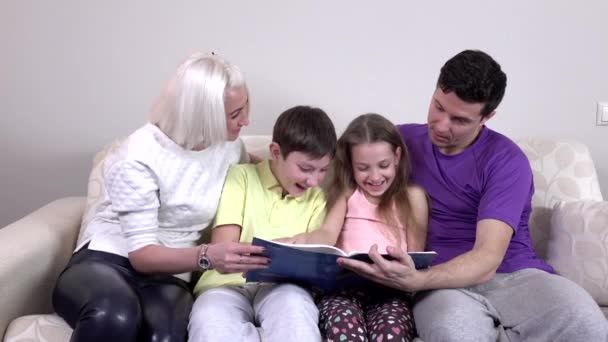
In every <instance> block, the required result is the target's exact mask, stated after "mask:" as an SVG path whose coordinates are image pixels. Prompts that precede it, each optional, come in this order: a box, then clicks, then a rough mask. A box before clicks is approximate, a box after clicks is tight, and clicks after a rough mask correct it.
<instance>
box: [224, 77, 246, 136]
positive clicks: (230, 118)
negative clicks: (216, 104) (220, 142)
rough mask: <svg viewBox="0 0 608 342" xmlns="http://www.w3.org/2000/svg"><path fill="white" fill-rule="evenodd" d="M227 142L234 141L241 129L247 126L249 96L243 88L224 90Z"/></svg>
mask: <svg viewBox="0 0 608 342" xmlns="http://www.w3.org/2000/svg"><path fill="white" fill-rule="evenodd" d="M224 108H225V109H226V129H227V131H228V140H230V141H234V140H236V139H237V138H238V137H239V134H240V133H241V127H243V126H247V125H249V94H248V93H247V88H246V87H245V86H237V87H230V88H226V90H225V93H224Z"/></svg>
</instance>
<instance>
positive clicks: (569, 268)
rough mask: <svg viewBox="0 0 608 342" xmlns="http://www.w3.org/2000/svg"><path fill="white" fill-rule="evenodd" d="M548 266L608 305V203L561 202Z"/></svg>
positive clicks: (553, 221)
mask: <svg viewBox="0 0 608 342" xmlns="http://www.w3.org/2000/svg"><path fill="white" fill-rule="evenodd" d="M547 262H548V263H549V264H551V266H553V267H554V268H555V271H556V272H557V273H558V274H560V275H562V276H564V277H566V278H568V279H570V280H572V281H574V282H575V283H577V284H579V285H580V286H581V287H583V288H584V289H585V290H587V292H589V294H591V296H592V297H593V299H595V300H596V301H597V302H598V304H600V305H608V202H606V201H576V202H559V203H557V204H556V205H555V207H554V209H553V215H552V217H551V233H550V236H549V241H548V244H547Z"/></svg>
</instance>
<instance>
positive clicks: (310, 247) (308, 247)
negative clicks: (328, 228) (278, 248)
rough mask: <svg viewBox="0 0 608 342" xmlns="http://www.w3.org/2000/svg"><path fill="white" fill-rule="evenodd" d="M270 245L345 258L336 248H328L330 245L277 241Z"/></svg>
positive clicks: (342, 252)
mask: <svg viewBox="0 0 608 342" xmlns="http://www.w3.org/2000/svg"><path fill="white" fill-rule="evenodd" d="M272 243H276V244H277V245H282V246H287V247H291V248H294V249H298V250H301V251H309V252H317V253H325V254H333V255H340V256H346V253H345V252H344V251H343V250H341V249H340V248H338V247H334V246H330V245H320V244H294V243H285V242H279V241H272Z"/></svg>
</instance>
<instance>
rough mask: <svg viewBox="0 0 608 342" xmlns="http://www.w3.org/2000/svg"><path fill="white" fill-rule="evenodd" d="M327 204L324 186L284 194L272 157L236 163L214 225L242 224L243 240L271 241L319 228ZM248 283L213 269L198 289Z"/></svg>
mask: <svg viewBox="0 0 608 342" xmlns="http://www.w3.org/2000/svg"><path fill="white" fill-rule="evenodd" d="M325 204H326V200H325V195H324V193H323V191H321V189H320V188H310V189H308V190H306V191H305V192H304V193H303V194H302V195H301V196H299V197H293V196H291V195H287V196H283V188H282V187H281V185H280V184H279V182H278V181H277V179H276V178H275V177H274V175H273V174H272V171H271V170H270V162H269V161H268V160H264V161H262V162H260V163H258V164H256V165H253V164H239V165H233V166H231V167H230V169H229V170H228V175H227V176H226V180H225V182H224V189H223V190H222V196H221V197H220V203H219V206H218V209H217V214H216V217H215V223H214V227H217V226H221V225H225V224H236V225H239V226H241V239H240V241H241V242H251V241H252V240H253V237H254V236H256V237H261V238H264V239H268V240H272V239H277V238H282V237H288V236H293V235H296V234H299V233H304V232H310V231H312V230H315V229H317V228H319V227H320V226H321V223H322V222H323V219H324V218H325ZM244 282H245V279H244V278H243V277H242V274H241V273H233V274H220V273H219V272H217V271H215V270H210V271H207V272H205V273H204V274H203V276H202V277H201V279H200V280H199V281H198V283H197V284H196V287H195V288H194V292H195V293H200V292H202V291H205V290H208V289H210V288H213V287H218V286H223V285H241V284H243V283H244Z"/></svg>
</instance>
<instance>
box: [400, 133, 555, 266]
mask: <svg viewBox="0 0 608 342" xmlns="http://www.w3.org/2000/svg"><path fill="white" fill-rule="evenodd" d="M398 128H399V131H400V132H401V136H402V137H403V140H404V141H405V143H406V145H407V148H408V151H409V154H410V160H411V164H412V178H413V181H414V182H415V183H417V184H419V185H420V186H422V187H423V188H424V189H425V190H426V191H427V193H428V194H429V197H430V198H431V214H430V218H429V233H428V240H427V249H429V250H434V251H436V252H437V253H438V256H437V259H436V260H435V264H438V263H443V262H446V261H448V260H450V259H452V258H454V257H456V256H458V255H460V254H463V253H465V252H468V251H470V250H471V249H472V248H473V244H474V243H475V232H476V227H477V221H480V220H483V219H495V220H499V221H502V222H505V223H506V224H508V225H509V226H511V228H513V237H512V238H511V242H510V244H509V247H508V249H507V252H506V254H505V257H504V260H503V262H502V264H501V265H500V266H499V267H498V270H497V272H499V273H509V272H515V271H517V270H521V269H524V268H538V269H541V270H545V271H548V272H553V269H552V268H551V266H549V265H548V264H546V263H545V262H544V261H543V260H542V259H540V258H539V257H538V256H537V255H536V252H535V251H534V248H533V246H532V240H531V239H530V231H529V230H528V219H529V218H530V212H531V199H532V194H533V193H534V184H533V182H532V170H531V169H530V163H529V162H528V159H527V158H526V156H525V155H524V153H523V152H522V151H521V149H520V148H519V147H518V146H517V145H515V143H513V142H512V141H511V140H509V139H508V138H507V137H505V136H503V135H501V134H499V133H497V132H494V131H492V130H491V129H489V128H487V127H484V128H483V129H482V130H481V132H480V133H479V137H478V138H477V140H476V141H475V142H474V143H473V144H472V145H471V146H469V147H467V148H466V149H465V150H464V151H462V152H461V153H459V154H457V155H444V154H442V153H441V152H440V151H439V150H438V149H437V147H435V146H434V145H433V144H432V143H431V140H430V139H429V132H428V125H416V124H409V125H400V126H398Z"/></svg>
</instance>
